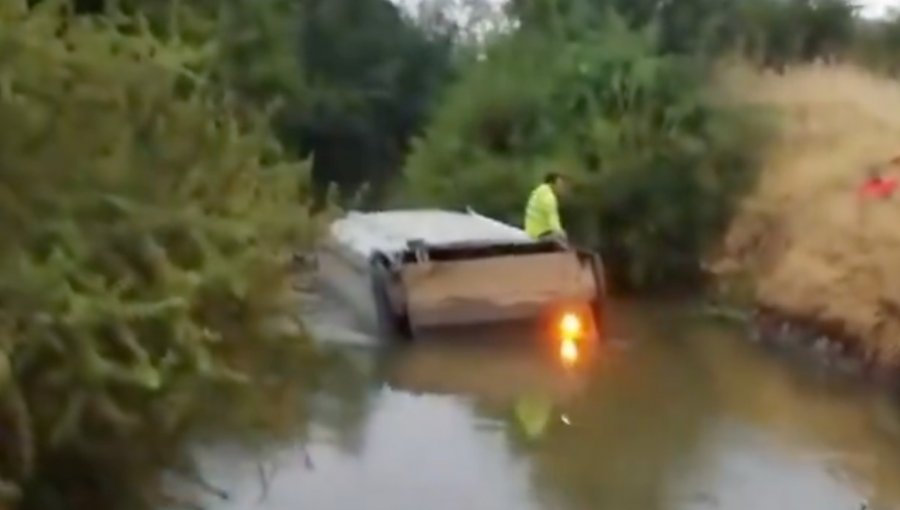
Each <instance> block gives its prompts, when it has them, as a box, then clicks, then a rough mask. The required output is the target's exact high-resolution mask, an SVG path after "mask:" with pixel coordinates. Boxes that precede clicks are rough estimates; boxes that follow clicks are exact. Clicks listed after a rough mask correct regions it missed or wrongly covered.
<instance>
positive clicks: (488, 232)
mask: <svg viewBox="0 0 900 510" xmlns="http://www.w3.org/2000/svg"><path fill="white" fill-rule="evenodd" d="M330 233H331V236H332V238H333V239H334V240H335V241H337V242H338V243H339V244H341V245H343V246H344V247H346V248H348V249H350V250H352V251H354V252H356V253H357V254H358V255H360V256H362V257H365V258H368V257H369V256H370V255H371V254H372V253H373V252H375V251H379V252H381V253H385V254H387V255H390V254H392V253H398V252H401V251H403V250H405V249H407V242H409V241H413V240H421V241H423V242H424V243H425V244H427V245H429V246H446V245H456V244H469V245H479V244H486V245H490V244H498V243H503V244H508V243H522V244H527V243H532V242H533V240H532V239H531V238H530V237H529V236H528V234H526V233H525V231H524V230H521V229H518V228H515V227H513V226H510V225H507V224H505V223H502V222H499V221H497V220H494V219H491V218H488V217H486V216H482V215H480V214H478V213H476V212H474V211H471V210H469V211H468V212H456V211H447V210H440V209H409V210H394V211H380V212H366V213H363V212H350V213H348V214H347V215H346V216H344V217H343V218H340V219H338V220H336V221H334V222H333V223H332V224H331V228H330Z"/></svg>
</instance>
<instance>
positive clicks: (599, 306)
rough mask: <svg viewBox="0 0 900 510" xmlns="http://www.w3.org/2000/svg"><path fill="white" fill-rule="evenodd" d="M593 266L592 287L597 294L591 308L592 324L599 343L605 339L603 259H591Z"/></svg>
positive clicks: (604, 273) (597, 257) (604, 271)
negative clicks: (594, 326)
mask: <svg viewBox="0 0 900 510" xmlns="http://www.w3.org/2000/svg"><path fill="white" fill-rule="evenodd" d="M591 264H592V265H593V271H592V272H593V274H594V287H595V288H596V289H597V294H596V295H595V296H594V299H593V303H592V305H593V306H592V308H593V309H594V322H595V324H596V325H597V337H598V339H599V340H600V341H602V340H603V339H604V338H605V333H606V331H607V326H606V270H605V268H604V267H603V259H601V258H600V256H599V255H594V256H593V257H591Z"/></svg>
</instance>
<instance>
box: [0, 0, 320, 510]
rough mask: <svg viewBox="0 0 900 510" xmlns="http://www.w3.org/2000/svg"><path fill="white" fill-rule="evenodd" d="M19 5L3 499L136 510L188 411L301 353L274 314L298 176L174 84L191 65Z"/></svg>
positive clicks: (180, 55) (9, 99)
mask: <svg viewBox="0 0 900 510" xmlns="http://www.w3.org/2000/svg"><path fill="white" fill-rule="evenodd" d="M25 4H26V2H24V1H16V0H0V55H2V57H0V123H2V125H3V126H4V129H3V130H0V230H2V232H3V237H2V240H0V330H2V334H0V431H2V434H0V480H2V484H0V506H3V503H4V502H8V501H11V500H17V501H18V502H19V503H21V504H22V505H23V506H25V507H41V508H63V507H65V508H91V507H96V508H103V507H110V508H140V507H141V506H142V505H151V504H153V501H152V500H151V499H148V498H147V496H148V495H150V494H151V492H152V491H147V490H143V489H147V488H150V487H152V484H148V482H150V481H152V479H153V477H154V473H155V472H156V469H157V468H159V467H161V466H165V465H168V464H169V463H171V462H173V461H174V459H175V457H176V453H177V451H178V449H177V448H175V446H177V445H178V442H179V440H180V439H181V438H183V437H184V434H185V433H186V432H187V431H188V430H189V428H190V427H189V425H190V424H191V423H192V422H193V420H194V419H195V418H197V417H198V415H199V413H200V410H201V409H203V408H204V405H201V404H205V406H206V407H207V408H208V407H209V406H213V407H215V412H216V413H217V414H216V416H215V417H216V419H217V420H223V421H225V420H227V419H228V417H229V416H231V415H232V414H233V413H231V412H229V411H234V412H238V410H239V409H241V405H242V403H241V401H235V400H231V399H230V396H234V395H244V396H248V397H250V398H251V399H252V398H254V397H259V395H258V391H257V392H253V391H250V390H252V389H253V388H258V387H259V386H258V384H259V383H258V381H257V380H256V378H255V377H256V374H257V372H255V371H254V370H255V368H254V367H257V366H261V364H262V363H263V362H265V364H266V370H268V371H269V372H268V373H267V376H277V375H278V373H279V370H283V369H284V366H285V364H286V363H288V362H289V361H297V362H301V363H306V365H304V366H309V365H308V362H309V361H311V360H312V359H313V352H312V350H311V349H309V348H308V343H307V342H305V341H304V339H303V333H302V328H298V327H296V325H292V326H290V327H287V326H286V325H285V323H284V322H283V321H281V320H280V319H281V318H283V317H286V316H291V315H293V314H294V313H295V308H294V303H293V302H292V299H291V295H292V292H291V289H290V285H289V278H288V276H289V275H288V272H287V264H286V263H285V261H286V255H287V250H288V249H290V248H292V245H293V244H294V243H296V242H302V241H303V240H304V239H306V240H308V239H311V236H312V235H313V234H314V227H315V224H314V222H313V221H312V220H311V218H309V217H308V215H307V213H306V210H305V209H304V207H303V206H304V203H305V202H306V196H307V191H306V190H307V187H306V186H305V185H304V182H305V181H303V180H302V179H301V177H302V176H303V170H304V169H303V168H302V166H301V165H298V164H295V163H290V162H285V160H284V159H283V157H282V155H281V153H280V149H279V148H278V146H277V145H274V144H273V143H272V141H271V140H272V138H271V136H270V135H269V133H268V132H267V131H266V129H265V128H264V127H263V126H264V125H265V122H264V119H259V121H258V122H250V121H246V120H244V121H238V120H237V119H236V118H235V117H234V116H233V115H231V114H230V113H229V111H230V108H229V107H228V105H227V104H225V103H224V102H223V101H221V100H218V99H216V98H215V97H213V96H212V95H211V94H210V93H208V92H207V87H206V86H205V84H204V82H203V80H202V79H201V78H200V77H199V76H198V75H197V74H194V73H192V72H190V71H188V69H194V70H197V69H202V68H203V65H204V59H206V58H208V56H209V55H208V54H206V53H204V52H202V51H199V50H198V49H197V48H196V47H193V46H186V45H182V46H180V45H178V44H176V43H163V42H161V41H160V40H158V39H156V38H154V37H153V36H152V35H150V33H149V31H148V30H147V28H146V24H144V23H142V21H141V20H140V19H138V18H133V19H130V18H125V19H116V20H115V21H113V18H112V17H102V16H100V17H82V16H73V15H71V14H69V13H68V11H67V8H66V6H65V5H64V4H63V5H60V4H59V3H57V2H41V3H39V4H38V7H34V8H28V7H26V6H25ZM286 351H289V352H290V354H287V353H286ZM273 360H280V361H281V363H280V364H272V363H273ZM279 367H281V368H279ZM133 489H140V490H133ZM91 505H94V506H91Z"/></svg>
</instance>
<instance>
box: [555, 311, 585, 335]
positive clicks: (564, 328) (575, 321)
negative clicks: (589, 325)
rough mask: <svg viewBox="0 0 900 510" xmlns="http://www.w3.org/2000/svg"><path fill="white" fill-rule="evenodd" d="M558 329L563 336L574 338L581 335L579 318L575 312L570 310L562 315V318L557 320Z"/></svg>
mask: <svg viewBox="0 0 900 510" xmlns="http://www.w3.org/2000/svg"><path fill="white" fill-rule="evenodd" d="M559 329H560V332H561V333H562V336H563V338H574V337H578V336H581V333H582V325H581V319H580V318H579V317H578V315H577V314H574V313H571V312H570V313H567V314H565V315H563V316H562V319H561V320H560V321H559Z"/></svg>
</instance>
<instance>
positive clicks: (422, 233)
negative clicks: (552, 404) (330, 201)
mask: <svg viewBox="0 0 900 510" xmlns="http://www.w3.org/2000/svg"><path fill="white" fill-rule="evenodd" d="M319 261H320V272H321V273H322V274H323V275H325V276H324V279H325V283H326V284H327V287H328V288H330V289H331V290H332V291H334V292H335V293H336V294H337V295H338V296H339V297H341V298H342V300H343V301H345V302H346V303H347V304H348V305H349V306H351V307H352V308H353V309H354V310H355V311H357V312H359V313H360V315H361V317H362V318H363V319H365V320H366V322H368V323H370V324H371V325H373V326H376V327H378V329H379V331H380V332H381V333H382V334H383V335H384V336H386V337H391V338H400V339H408V340H412V339H415V338H416V337H417V333H418V332H420V331H422V330H425V329H429V328H440V327H447V326H463V325H478V324H488V323H497V322H506V321H529V322H531V323H532V324H533V327H537V328H542V331H543V334H542V336H544V337H548V338H551V339H554V340H556V342H555V343H553V344H554V347H555V348H556V349H557V351H558V353H559V355H560V356H561V357H562V358H563V360H564V361H570V362H575V361H577V360H578V359H579V358H582V357H584V355H585V354H587V353H588V351H590V350H592V349H593V346H594V345H595V344H596V343H597V341H598V340H599V339H600V338H602V326H603V305H604V283H603V282H604V279H603V268H602V264H601V262H600V259H599V257H598V256H596V255H595V254H592V253H590V252H586V251H579V250H573V249H568V248H565V247H562V246H560V245H559V244H558V243H555V242H549V241H548V242H539V241H534V240H532V239H531V238H530V237H529V236H528V235H527V234H525V232H524V231H522V230H520V229H517V228H515V227H512V226H510V225H506V224H504V223H501V222H498V221H496V220H493V219H491V218H487V217H485V216H482V215H479V214H477V213H474V212H471V211H469V212H454V211H442V210H403V211H386V212H375V213H356V212H351V213H350V214H348V215H347V216H345V217H343V218H341V219H339V220H337V221H335V222H334V223H333V224H332V225H331V228H330V230H329V233H328V236H327V238H326V240H325V241H324V242H323V244H322V247H321V249H320V253H319Z"/></svg>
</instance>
